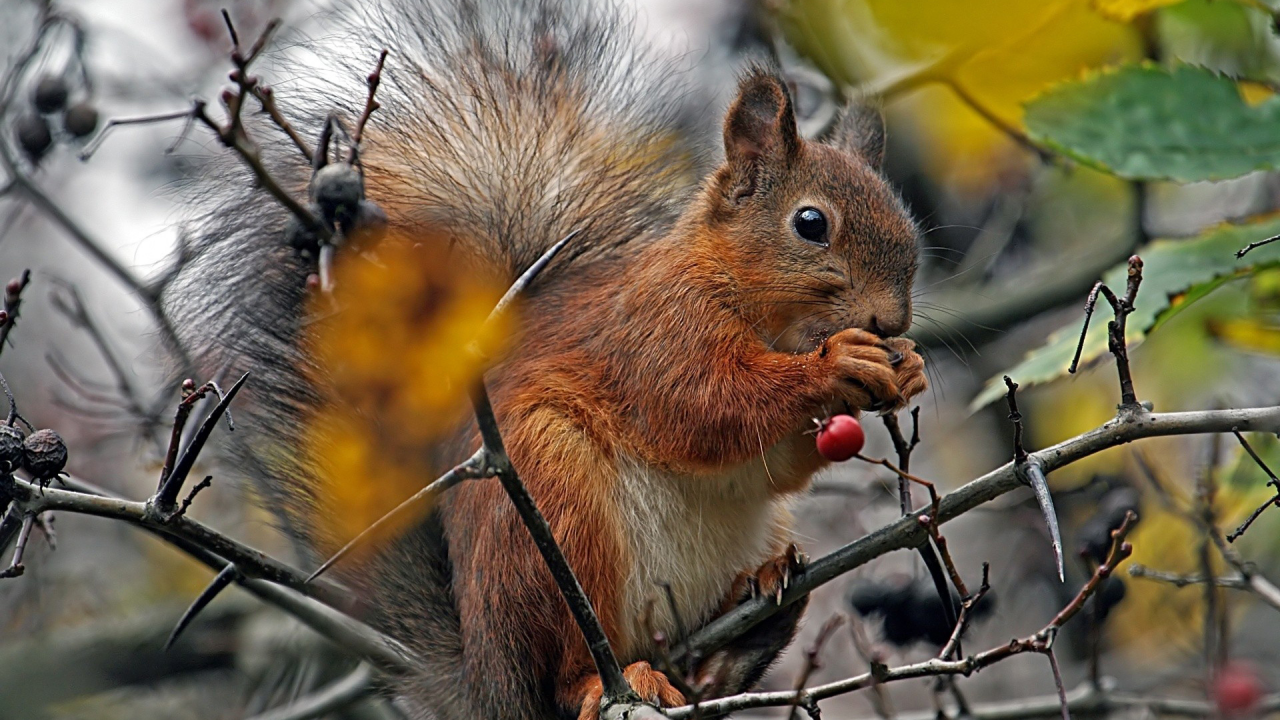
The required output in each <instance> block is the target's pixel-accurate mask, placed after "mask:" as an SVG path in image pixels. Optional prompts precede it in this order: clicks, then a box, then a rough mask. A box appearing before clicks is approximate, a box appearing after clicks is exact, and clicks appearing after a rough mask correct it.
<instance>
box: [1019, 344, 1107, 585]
mask: <svg viewBox="0 0 1280 720" xmlns="http://www.w3.org/2000/svg"><path fill="white" fill-rule="evenodd" d="M1086 322H1088V320H1087V319H1086ZM1004 384H1005V386H1006V387H1008V388H1009V392H1008V393H1007V394H1006V396H1005V397H1006V399H1007V401H1008V403H1009V420H1010V422H1012V423H1013V462H1014V466H1015V467H1017V469H1018V472H1019V474H1021V475H1022V477H1023V478H1024V479H1025V480H1026V482H1027V485H1028V486H1030V487H1031V489H1032V491H1033V492H1035V496H1036V504H1037V505H1039V506H1040V515H1041V517H1043V518H1044V524H1045V527H1047V528H1049V540H1050V542H1051V543H1052V545H1053V559H1054V561H1055V562H1056V563H1057V565H1058V580H1059V581H1060V582H1066V580H1067V576H1066V569H1065V567H1064V565H1063V557H1062V533H1061V532H1060V531H1059V530H1058V511H1057V509H1056V508H1054V506H1053V494H1052V493H1050V492H1049V480H1048V478H1046V477H1045V472H1044V468H1043V467H1042V466H1041V465H1040V463H1039V461H1037V460H1035V459H1033V458H1031V457H1030V456H1029V455H1027V450H1026V448H1024V447H1023V446H1022V435H1023V428H1022V413H1020V412H1018V383H1016V382H1014V381H1013V380H1011V379H1010V378H1009V376H1008V375H1005V376H1004Z"/></svg>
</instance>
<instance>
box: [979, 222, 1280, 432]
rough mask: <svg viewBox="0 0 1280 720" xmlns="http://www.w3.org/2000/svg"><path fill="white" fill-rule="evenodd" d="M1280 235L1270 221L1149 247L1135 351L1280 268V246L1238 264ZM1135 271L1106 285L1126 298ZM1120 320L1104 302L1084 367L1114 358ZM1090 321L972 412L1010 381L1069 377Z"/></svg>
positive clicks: (1133, 327) (1035, 353)
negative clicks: (1186, 314)
mask: <svg viewBox="0 0 1280 720" xmlns="http://www.w3.org/2000/svg"><path fill="white" fill-rule="evenodd" d="M1273 235H1280V217H1270V218H1268V219H1266V220H1263V221H1260V222H1257V223H1254V224H1250V225H1222V226H1218V227H1215V228H1213V229H1210V230H1208V231H1206V232H1205V233H1203V234H1202V235H1200V236H1198V237H1195V238H1190V239H1180V240H1157V241H1155V242H1153V243H1151V244H1150V245H1148V246H1147V247H1146V248H1144V249H1143V250H1142V252H1141V257H1142V262H1143V270H1142V278H1143V280H1142V286H1141V288H1140V289H1139V291H1138V297H1137V300H1136V301H1135V303H1134V310H1133V313H1132V314H1130V315H1129V319H1128V321H1127V323H1126V326H1125V335H1126V339H1127V340H1128V342H1129V346H1130V347H1133V346H1134V345H1136V344H1137V343H1140V342H1142V339H1143V338H1145V337H1146V336H1147V333H1149V332H1151V331H1152V330H1154V329H1155V328H1156V327H1158V326H1159V325H1160V324H1161V323H1163V322H1164V321H1166V320H1168V319H1169V318H1170V317H1172V316H1173V315H1175V314H1176V313H1178V312H1180V311H1181V310H1182V309H1184V308H1186V307H1187V306H1189V305H1190V304H1191V303H1193V302H1195V301H1196V300H1199V299H1200V298H1202V297H1204V296H1205V295H1207V294H1209V293H1210V292H1211V291H1212V290H1214V289H1215V288H1217V287H1219V286H1220V285H1222V284H1223V283H1225V282H1228V281H1230V280H1234V279H1236V278H1241V277H1246V276H1248V275H1252V274H1253V273H1254V272H1257V271H1258V270H1261V269H1264V268H1269V267H1275V266H1277V265H1280V242H1275V243H1271V244H1269V245H1263V246H1262V247H1259V248H1257V249H1255V250H1253V251H1252V252H1250V253H1249V254H1248V255H1245V256H1244V257H1243V258H1240V259H1237V258H1236V251H1237V250H1239V249H1240V248H1242V247H1244V246H1245V245H1248V244H1249V243H1250V242H1253V241H1255V240H1262V239H1264V238H1268V237H1271V236H1273ZM1127 273H1128V265H1127V264H1123V265H1118V266H1116V267H1114V268H1112V269H1111V270H1108V271H1107V273H1106V274H1105V275H1104V276H1103V278H1102V281H1103V282H1105V283H1106V284H1107V286H1108V287H1110V288H1111V289H1112V290H1114V291H1115V292H1116V294H1117V295H1123V294H1124V290H1125V278H1126V276H1127ZM1082 309H1083V308H1082ZM1112 317H1113V315H1112V312H1111V306H1110V305H1108V304H1107V302H1106V300H1105V299H1103V298H1099V299H1098V307H1097V311H1096V312H1095V313H1094V318H1093V322H1091V323H1090V324H1089V333H1088V335H1086V336H1085V342H1084V351H1083V352H1082V353H1081V355H1080V366H1081V367H1085V366H1086V365H1089V364H1091V363H1093V362H1095V361H1097V360H1098V359H1099V358H1100V357H1102V356H1103V355H1107V356H1108V357H1110V356H1109V354H1108V353H1107V322H1108V321H1109V320H1111V318H1112ZM1083 321H1084V314H1083V312H1082V313H1081V314H1080V316H1079V319H1078V320H1077V321H1076V322H1073V323H1071V324H1070V325H1068V326H1067V327H1064V328H1062V329H1061V330H1058V331H1057V332H1055V333H1053V334H1052V335H1050V336H1049V339H1048V340H1047V341H1046V343H1045V344H1044V345H1043V346H1041V347H1040V348H1037V349H1036V350H1032V351H1031V352H1030V353H1028V354H1027V356H1026V358H1024V359H1023V361H1022V362H1021V363H1019V364H1018V365H1016V366H1014V367H1013V368H1010V369H1009V370H1008V371H1006V372H1003V373H999V374H997V375H995V376H994V377H992V378H991V379H990V380H988V381H987V384H986V387H984V388H983V389H982V392H980V393H979V394H978V396H977V397H976V398H974V400H973V402H972V403H970V405H969V409H970V410H977V409H979V408H981V407H983V406H984V405H986V404H987V403H990V402H992V401H993V400H996V399H998V398H1000V397H1002V396H1003V395H1004V393H1005V386H1004V381H1003V380H1002V379H1001V376H1003V375H1008V376H1009V377H1011V378H1013V379H1014V380H1015V381H1016V382H1018V383H1019V384H1020V385H1022V386H1023V387H1024V388H1025V387H1030V386H1032V385H1038V384H1040V383H1045V382H1049V381H1051V380H1056V379H1057V378H1059V377H1062V376H1063V375H1065V374H1066V373H1067V367H1068V366H1070V365H1071V357H1072V356H1073V355H1074V354H1075V349H1076V343H1077V341H1078V340H1079V339H1080V324H1081V323H1082V322H1083ZM1140 382H1141V381H1140V380H1139V383H1140ZM1139 394H1141V391H1140V390H1139Z"/></svg>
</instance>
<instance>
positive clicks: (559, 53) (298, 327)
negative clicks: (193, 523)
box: [166, 0, 714, 717]
mask: <svg viewBox="0 0 1280 720" xmlns="http://www.w3.org/2000/svg"><path fill="white" fill-rule="evenodd" d="M374 5H375V6H376V7H375V8H374V9H365V10H357V9H348V10H344V11H341V12H338V13H336V14H335V15H334V16H333V17H331V18H328V19H326V20H325V21H324V23H325V24H324V27H323V29H322V30H321V31H314V30H313V31H312V32H311V33H310V39H309V40H308V41H307V42H305V43H296V44H290V47H289V49H288V50H286V51H282V53H281V57H280V65H279V67H281V68H282V70H281V71H280V72H279V73H278V75H279V77H278V78H271V79H272V80H277V82H275V83H274V85H275V94H276V97H277V99H278V101H279V103H280V104H281V106H282V108H283V109H284V112H285V114H286V115H287V116H288V117H289V118H290V119H291V121H292V122H293V124H294V125H295V126H296V127H297V128H299V130H300V131H301V132H302V134H303V135H304V136H306V137H310V138H315V137H316V136H317V135H318V132H319V129H320V127H321V126H322V125H323V123H324V121H325V118H326V117H327V116H328V114H329V113H330V112H337V113H338V114H339V116H341V117H343V118H345V120H346V122H347V124H348V125H351V124H352V123H353V122H354V119H355V118H356V117H357V116H358V113H359V112H360V110H361V109H362V108H363V105H364V100H365V94H366V87H365V82H364V81H365V77H366V75H367V74H368V73H369V72H370V70H371V69H372V67H373V64H374V62H375V60H376V58H377V55H378V52H379V50H381V49H383V48H386V49H388V50H389V51H390V54H389V57H388V59H387V64H386V69H385V71H384V72H383V81H382V86H381V87H380V88H379V91H378V100H379V102H380V104H381V109H380V110H379V111H378V112H377V113H376V114H375V115H374V116H373V118H372V120H371V121H370V123H369V126H368V128H367V129H366V132H365V141H364V143H363V144H362V147H361V159H362V163H363V167H364V170H365V181H366V186H367V192H368V196H369V198H370V199H372V200H373V201H375V202H377V203H378V204H379V205H381V206H382V207H383V209H384V210H385V211H386V212H387V214H388V216H389V218H390V222H391V226H392V228H393V229H394V230H396V231H397V232H399V233H401V234H405V235H408V236H412V235H413V234H414V233H427V232H430V233H432V234H439V233H441V232H443V233H445V234H447V235H448V236H449V237H451V238H453V239H454V242H455V251H456V252H457V253H458V254H459V256H460V257H461V258H462V259H465V260H466V261H468V262H469V263H471V264H472V266H473V267H476V266H478V268H479V269H481V270H483V271H488V272H489V273H491V274H496V275H497V276H499V277H500V278H511V277H514V276H515V275H516V274H518V273H519V272H520V271H521V270H523V269H524V268H525V267H527V266H528V265H529V264H531V263H532V262H533V261H534V260H535V259H536V258H537V257H539V256H540V255H541V254H542V253H543V252H544V251H545V250H546V249H547V248H548V247H550V245H552V244H553V243H555V242H556V241H558V240H559V239H561V238H563V237H565V236H567V235H569V234H570V233H575V234H574V238H573V240H572V241H571V243H570V244H569V246H568V247H567V248H566V251H565V252H563V253H562V255H561V257H558V258H557V260H556V262H555V264H554V265H553V266H552V267H551V268H550V269H549V270H548V271H546V272H545V273H544V274H543V275H542V276H541V277H540V280H539V283H540V284H542V285H544V286H549V285H550V284H553V283H554V282H555V278H556V276H557V274H563V273H565V272H566V271H567V268H570V267H572V265H573V264H574V263H584V262H590V260H591V258H592V257H593V256H596V255H599V254H606V253H613V252H626V248H627V247H628V246H631V245H633V244H635V243H642V242H645V241H646V239H647V238H650V237H654V236H655V235H657V234H660V233H661V232H662V231H663V230H665V229H666V228H667V227H669V226H670V224H671V223H673V222H674V221H675V218H676V217H677V215H678V213H679V210H680V207H679V205H680V202H679V200H678V198H687V197H691V195H692V189H693V186H694V185H695V184H696V183H697V182H699V180H700V178H701V176H702V174H703V172H704V170H705V167H704V163H705V162H706V161H707V159H708V158H709V157H710V155H711V154H712V153H711V152H708V150H707V149H708V148H710V147H713V146H714V144H713V143H712V142H710V138H711V134H710V133H705V132H698V131H696V130H694V129H693V126H694V125H696V122H692V123H691V122H690V120H691V119H694V120H696V119H697V118H699V117H700V112H701V111H702V110H703V108H700V107H698V106H697V105H696V103H691V101H690V100H689V99H688V96H687V95H686V94H685V90H684V86H683V84H682V82H681V80H680V79H679V78H680V77H681V74H680V73H679V72H677V71H676V70H675V69H674V68H673V67H672V66H671V64H670V63H669V62H668V61H664V60H661V59H659V58H657V57H656V56H653V55H652V54H650V53H649V52H648V51H647V50H645V49H644V48H643V47H640V46H639V44H638V43H637V40H636V36H635V35H634V34H633V32H632V30H631V29H630V24H629V23H628V22H627V21H626V19H625V18H624V17H623V15H624V13H622V12H620V11H618V10H616V9H613V8H611V7H607V6H606V5H605V4H604V3H595V2H590V1H589V0H584V2H582V3H571V2H568V1H567V0H566V1H561V0H497V1H491V0H392V1H391V2H385V3H374ZM286 81H287V82H286ZM251 120H253V121H252V122H251V123H250V132H251V133H252V134H253V137H254V139H255V140H256V141H257V142H258V144H259V145H260V146H261V147H262V152H263V157H264V158H265V160H266V164H267V166H268V167H269V168H270V169H271V171H272V174H273V175H274V176H275V177H276V178H277V179H279V180H280V181H281V182H282V184H283V185H284V186H285V187H286V188H287V189H289V190H290V191H291V192H293V193H294V195H295V197H298V198H304V197H305V196H306V188H307V183H308V179H309V176H310V167H309V165H308V164H307V162H306V160H305V159H304V158H303V157H302V156H301V154H300V153H299V152H298V151H297V150H296V149H295V148H294V147H293V145H292V144H291V143H290V142H289V141H288V140H287V139H286V138H285V137H284V135H283V134H282V133H280V132H279V130H278V129H276V128H274V127H272V126H270V125H269V124H266V122H265V120H263V119H262V118H257V119H251ZM191 190H192V192H191V197H192V204H191V207H192V208H193V213H192V217H191V220H190V221H189V223H188V225H187V229H188V232H187V233H186V237H185V241H186V249H185V251H184V253H185V258H186V262H185V265H184V268H183V270H182V272H181V273H180V275H179V276H178V277H177V278H176V280H174V281H173V282H172V283H171V284H170V286H169V288H168V290H167V291H166V303H167V309H168V311H169V313H170V314H171V318H172V320H173V323H174V325H175V326H176V327H177V328H178V330H179V334H180V337H181V339H182V341H183V342H184V343H185V344H186V346H187V350H188V352H189V353H190V354H191V355H192V357H194V358H196V360H197V363H198V364H199V365H200V368H199V369H200V371H201V372H202V373H204V374H206V375H208V376H218V377H227V378H230V377H234V376H238V375H239V374H240V373H242V372H246V371H247V372H250V373H252V376H251V381H250V384H249V385H248V386H246V391H245V392H244V393H243V394H242V395H241V398H242V399H243V400H244V407H243V408H242V409H241V410H238V411H237V413H238V414H237V425H238V428H237V431H236V433H235V445H234V446H233V447H232V448H230V453H231V455H232V460H233V463H234V464H235V465H236V466H237V468H238V470H239V471H240V472H241V473H242V474H244V475H245V476H246V477H248V478H249V479H251V480H252V482H253V483H254V485H255V486H256V487H257V488H258V489H259V490H260V491H261V492H262V493H263V495H264V496H265V497H266V498H267V500H268V501H269V503H270V504H271V505H272V507H273V509H274V510H275V511H276V512H277V514H278V515H280V516H281V518H282V520H283V521H284V524H285V525H286V528H287V529H288V530H289V532H290V534H291V535H292V536H293V537H295V538H296V539H298V541H299V543H298V545H299V548H300V551H301V553H302V555H303V562H304V563H314V562H315V561H316V560H317V559H318V558H317V557H314V556H315V555H316V554H317V553H318V552H320V551H318V550H316V549H315V547H316V544H317V543H318V542H319V544H320V545H324V544H325V543H324V542H321V540H322V539H321V538H318V537H317V536H318V535H322V534H323V533H322V531H321V530H318V529H317V526H316V522H315V516H316V513H317V512H318V509H320V508H323V507H324V502H323V498H321V497H319V495H320V494H321V492H322V490H321V489H320V487H321V485H320V483H319V482H318V480H317V478H315V477H313V473H311V472H310V471H309V470H308V462H307V460H306V458H305V457H303V454H304V451H303V450H302V449H301V448H303V447H305V441H306V437H305V435H306V432H307V427H308V423H309V422H310V421H311V420H312V419H313V417H314V415H315V413H316V412H317V410H318V409H319V406H320V405H321V404H322V402H323V401H324V398H325V392H326V391H325V389H324V388H322V387H317V382H318V380H317V379H318V378H323V377H325V373H324V372H323V370H324V369H323V368H319V367H317V364H316V360H315V358H314V357H312V356H310V355H309V354H308V352H307V351H306V350H305V349H304V346H305V340H306V334H307V324H308V322H309V320H308V318H307V313H308V296H309V294H310V293H309V291H308V289H307V284H306V281H307V277H308V275H309V274H310V273H312V272H314V271H315V260H314V259H305V258H301V257H299V256H298V255H297V254H296V253H295V251H294V250H293V249H292V248H291V247H289V245H288V243H287V242H286V240H285V233H284V228H285V225H286V221H287V220H288V213H287V211H286V210H285V209H284V208H283V207H282V206H280V205H279V203H277V202H276V201H275V200H274V199H272V198H271V197H270V196H269V195H268V194H267V193H266V192H265V191H263V190H261V189H260V188H258V187H256V186H255V184H254V182H253V180H252V177H251V175H250V174H249V172H248V171H247V170H246V169H245V168H244V167H243V165H242V164H241V163H240V162H239V159H238V158H235V157H233V156H231V155H230V153H225V154H223V155H221V156H219V157H218V158H217V159H216V160H213V161H211V163H210V166H209V167H208V171H207V173H205V175H204V177H203V178H202V179H201V180H199V181H196V182H194V183H193V184H192V186H191ZM378 300H379V298H378V297H369V298H367V299H365V301H366V302H378ZM424 371H425V369H424ZM458 459H461V458H455V459H454V461H456V460H458ZM367 481H368V482H373V481H375V479H374V478H369V479H368V480H367ZM424 481H425V478H424ZM433 527H434V523H433V521H432V520H431V519H430V518H428V520H427V521H426V522H424V523H423V524H422V526H421V527H419V528H417V529H416V530H413V531H410V532H409V533H407V534H406V535H404V536H403V537H401V539H400V540H399V541H397V542H396V543H395V544H394V547H392V548H390V549H388V550H387V551H386V553H385V554H384V555H383V556H382V557H381V558H380V559H379V560H377V561H375V562H373V563H369V564H367V565H366V567H371V568H375V569H373V570H370V571H368V572H369V574H368V575H366V576H365V577H350V578H349V580H350V581H352V582H354V583H355V584H357V585H361V586H363V587H365V589H366V592H367V593H368V594H369V595H370V596H371V598H372V601H373V603H374V606H375V615H376V618H375V619H376V621H377V622H378V623H379V624H380V625H381V626H382V627H383V628H384V629H385V630H386V631H388V632H392V633H393V634H395V635H396V636H397V637H399V638H400V639H401V640H402V641H404V642H406V643H407V644H409V645H411V646H412V647H414V648H415V649H416V650H418V651H419V652H420V653H421V654H423V664H422V668H421V673H420V678H419V681H418V684H419V685H420V686H421V687H420V688H419V690H420V692H414V693H412V694H413V695H419V696H423V695H425V696H429V697H431V698H434V699H431V700H428V701H427V704H429V705H435V706H436V710H435V712H436V713H437V714H438V715H440V716H441V717H451V716H454V715H455V714H456V715H457V716H459V717H467V716H477V717H478V716H480V715H476V714H475V713H476V712H480V713H481V714H483V711H479V710H476V709H474V708H473V709H471V710H468V709H466V708H465V702H464V701H463V700H462V699H461V695H460V694H459V692H460V691H459V689H460V688H462V687H464V686H465V682H463V680H464V679H462V678H459V677H457V673H458V672H460V670H459V669H458V668H459V667H460V662H459V660H458V652H459V640H458V631H457V620H456V611H455V610H454V608H453V604H452V599H451V597H450V592H449V578H448V562H447V548H445V547H444V545H443V540H442V538H441V537H440V535H439V533H438V532H436V531H435V530H433ZM375 574H376V576H375ZM411 682H412V681H411ZM449 708H453V709H452V710H450V709H449Z"/></svg>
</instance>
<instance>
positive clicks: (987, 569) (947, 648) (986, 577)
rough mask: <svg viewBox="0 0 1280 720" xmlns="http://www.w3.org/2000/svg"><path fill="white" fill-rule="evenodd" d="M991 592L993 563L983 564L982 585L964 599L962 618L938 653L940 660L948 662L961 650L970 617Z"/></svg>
mask: <svg viewBox="0 0 1280 720" xmlns="http://www.w3.org/2000/svg"><path fill="white" fill-rule="evenodd" d="M988 592H991V563H985V562H984V563H982V584H981V585H980V586H978V589H977V591H975V592H974V593H973V595H971V596H969V597H966V598H963V600H962V601H961V603H960V617H959V619H958V620H957V621H956V624H955V626H954V629H953V630H952V631H951V637H950V638H948V639H947V642H946V644H945V645H943V646H942V649H941V650H939V651H938V655H937V657H938V659H939V660H946V659H948V658H949V657H950V656H951V654H952V653H954V652H956V651H957V650H958V649H959V648H960V638H961V637H962V636H963V635H964V631H965V629H966V627H967V626H968V623H969V617H970V615H972V613H973V608H974V607H976V606H977V605H978V603H979V602H981V601H982V598H984V597H986V595H987V593H988Z"/></svg>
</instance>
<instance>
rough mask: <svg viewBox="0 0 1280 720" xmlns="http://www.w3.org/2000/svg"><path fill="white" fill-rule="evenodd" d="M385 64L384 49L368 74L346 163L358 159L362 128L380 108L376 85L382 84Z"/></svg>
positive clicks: (385, 53) (385, 52) (385, 54)
mask: <svg viewBox="0 0 1280 720" xmlns="http://www.w3.org/2000/svg"><path fill="white" fill-rule="evenodd" d="M386 62H387V51H386V50H385V49H384V50H383V51H382V52H381V53H379V54H378V64H377V66H376V67H374V69H373V72H371V73H369V77H368V78H367V79H366V83H367V84H368V86H369V95H368V96H367V98H366V99H365V102H364V111H363V112H361V113H360V119H359V120H357V121H356V129H355V132H353V133H351V152H350V154H349V155H348V157H347V162H349V163H355V162H357V161H358V160H359V159H360V140H361V139H363V138H364V126H365V125H366V124H367V123H368V122H369V118H370V117H371V116H372V115H373V113H374V112H375V111H377V109H378V108H380V107H382V105H380V104H379V103H378V100H377V95H378V85H380V84H381V83H382V66H383V65H384V64H386Z"/></svg>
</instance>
